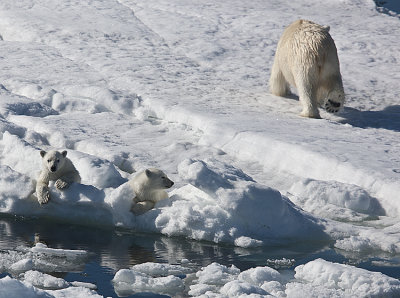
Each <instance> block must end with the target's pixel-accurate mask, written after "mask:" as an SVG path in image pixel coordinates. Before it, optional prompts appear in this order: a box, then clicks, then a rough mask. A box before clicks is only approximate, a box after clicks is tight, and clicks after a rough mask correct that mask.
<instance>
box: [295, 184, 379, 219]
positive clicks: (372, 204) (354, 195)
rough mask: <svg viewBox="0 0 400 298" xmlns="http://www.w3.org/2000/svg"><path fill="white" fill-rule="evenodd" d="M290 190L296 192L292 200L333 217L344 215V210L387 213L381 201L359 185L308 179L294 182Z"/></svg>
mask: <svg viewBox="0 0 400 298" xmlns="http://www.w3.org/2000/svg"><path fill="white" fill-rule="evenodd" d="M289 192H291V193H293V194H295V197H293V198H292V201H294V202H295V203H296V204H297V205H299V206H301V207H302V208H303V209H304V210H307V211H309V212H311V213H313V214H318V215H321V216H324V217H325V216H326V217H328V218H332V219H336V218H340V217H341V216H343V215H342V213H343V210H352V211H355V212H359V213H363V214H367V215H375V216H377V215H384V214H385V212H384V210H383V208H382V207H381V205H380V203H379V201H378V200H377V199H376V198H373V197H371V196H370V195H369V194H368V193H367V192H366V191H365V190H364V189H362V188H361V187H359V186H357V185H352V184H345V183H340V182H337V181H317V180H313V179H306V180H302V181H299V182H297V183H294V184H293V185H292V187H291V188H290V190H289ZM332 206H335V207H336V208H332ZM333 210H334V212H332V211H333ZM335 211H336V212H335ZM348 219H349V220H351V217H350V216H349V218H348ZM353 220H354V219H353Z"/></svg>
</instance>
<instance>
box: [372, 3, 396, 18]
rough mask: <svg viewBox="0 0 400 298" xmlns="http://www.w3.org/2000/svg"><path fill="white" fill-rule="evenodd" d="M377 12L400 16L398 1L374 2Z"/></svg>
mask: <svg viewBox="0 0 400 298" xmlns="http://www.w3.org/2000/svg"><path fill="white" fill-rule="evenodd" d="M374 2H375V4H376V6H377V7H378V10H379V11H381V12H383V13H387V14H389V15H391V13H390V12H394V13H396V14H400V0H374Z"/></svg>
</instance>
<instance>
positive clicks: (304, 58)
mask: <svg viewBox="0 0 400 298" xmlns="http://www.w3.org/2000/svg"><path fill="white" fill-rule="evenodd" d="M277 56H278V57H277V59H278V61H279V64H280V65H281V66H282V71H283V72H284V74H285V77H286V78H287V79H288V80H289V82H290V83H291V84H292V85H295V84H294V80H293V79H292V69H285V68H286V67H284V66H289V65H290V66H292V67H316V68H319V69H317V70H318V72H329V73H331V72H337V69H336V67H337V65H338V64H339V63H338V57H337V50H336V46H335V42H334V41H333V39H332V37H331V35H330V34H329V27H328V26H321V25H319V24H316V23H314V22H311V21H307V20H297V21H295V22H293V23H292V24H290V25H289V26H288V27H287V28H286V29H285V30H284V32H283V34H282V36H281V38H280V40H279V42H278V50H277Z"/></svg>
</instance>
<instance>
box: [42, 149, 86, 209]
mask: <svg viewBox="0 0 400 298" xmlns="http://www.w3.org/2000/svg"><path fill="white" fill-rule="evenodd" d="M40 155H41V156H42V164H43V168H42V171H41V172H40V175H39V178H38V180H37V183H36V196H37V199H38V201H39V203H40V204H46V203H47V202H48V201H49V199H50V192H49V182H50V181H55V182H56V183H55V185H56V187H57V188H58V189H65V188H67V187H68V186H69V185H70V184H71V183H72V182H77V183H80V182H81V176H80V175H79V172H78V171H77V170H76V169H75V167H74V165H73V164H72V161H71V160H70V159H69V158H67V157H66V156H67V151H63V152H58V151H55V150H52V151H49V152H46V151H43V150H42V151H40Z"/></svg>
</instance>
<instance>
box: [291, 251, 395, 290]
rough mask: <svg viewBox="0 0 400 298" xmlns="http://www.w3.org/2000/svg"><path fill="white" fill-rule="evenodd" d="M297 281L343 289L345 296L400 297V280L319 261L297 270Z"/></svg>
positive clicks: (299, 267)
mask: <svg viewBox="0 0 400 298" xmlns="http://www.w3.org/2000/svg"><path fill="white" fill-rule="evenodd" d="M295 271H296V274H295V278H296V279H299V280H305V281H307V282H309V283H311V284H312V285H313V286H316V287H323V288H327V289H333V290H336V289H340V290H341V291H342V293H343V294H344V295H346V296H353V297H367V296H368V297H395V296H397V295H400V281H399V280H398V279H395V278H392V277H389V276H386V275H384V274H382V273H380V272H371V271H368V270H365V269H361V268H356V267H353V266H350V265H344V264H338V263H331V262H328V261H325V260H323V259H317V260H314V261H311V262H308V263H307V264H305V265H300V266H297V267H296V268H295Z"/></svg>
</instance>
